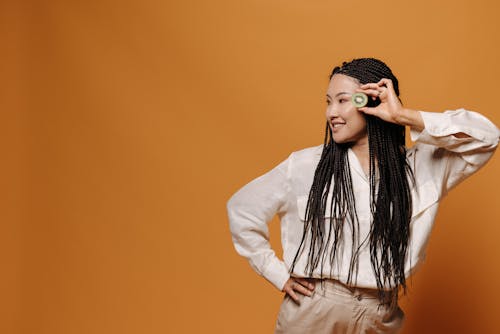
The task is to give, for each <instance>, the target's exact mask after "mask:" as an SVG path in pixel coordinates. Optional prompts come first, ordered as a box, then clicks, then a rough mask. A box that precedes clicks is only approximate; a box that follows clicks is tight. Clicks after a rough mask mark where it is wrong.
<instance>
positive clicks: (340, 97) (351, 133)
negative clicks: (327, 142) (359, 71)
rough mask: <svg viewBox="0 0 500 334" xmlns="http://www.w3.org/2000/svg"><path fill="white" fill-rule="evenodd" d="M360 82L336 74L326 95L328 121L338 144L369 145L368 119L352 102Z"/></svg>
mask: <svg viewBox="0 0 500 334" xmlns="http://www.w3.org/2000/svg"><path fill="white" fill-rule="evenodd" d="M359 86H360V84H359V81H358V80H356V79H354V78H352V77H349V76H347V75H344V74H335V75H334V76H333V77H332V79H331V80H330V83H329V84H328V90H327V93H326V99H327V104H328V105H327V108H326V119H327V120H328V124H329V125H330V128H331V129H332V134H333V140H334V141H335V142H336V143H338V144H342V143H353V144H354V145H357V144H367V143H368V135H367V131H366V119H365V117H364V115H363V113H362V112H361V111H358V110H357V109H356V107H355V106H354V105H353V104H352V102H351V95H352V94H354V93H355V92H356V88H359Z"/></svg>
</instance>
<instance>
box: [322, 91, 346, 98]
mask: <svg viewBox="0 0 500 334" xmlns="http://www.w3.org/2000/svg"><path fill="white" fill-rule="evenodd" d="M342 94H349V93H347V92H340V93H337V94H336V95H335V97H337V96H339V95H342ZM326 97H329V98H330V99H331V96H330V95H328V94H326Z"/></svg>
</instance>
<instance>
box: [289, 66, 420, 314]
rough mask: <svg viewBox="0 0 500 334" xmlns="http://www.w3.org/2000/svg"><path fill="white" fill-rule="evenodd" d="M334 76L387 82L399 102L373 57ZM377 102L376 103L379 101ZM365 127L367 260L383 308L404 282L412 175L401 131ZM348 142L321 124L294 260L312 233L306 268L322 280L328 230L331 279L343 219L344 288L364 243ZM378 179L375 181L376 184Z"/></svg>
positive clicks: (371, 119)
mask: <svg viewBox="0 0 500 334" xmlns="http://www.w3.org/2000/svg"><path fill="white" fill-rule="evenodd" d="M335 74H344V75H347V76H349V77H352V78H355V79H357V80H358V81H359V82H360V83H361V84H365V83H370V82H378V81H380V79H382V78H388V79H391V80H392V83H393V86H394V91H395V93H396V95H397V96H398V98H399V85H398V80H397V78H396V77H395V76H394V74H393V73H392V71H391V70H390V68H389V67H388V66H387V65H386V64H385V63H383V62H382V61H380V60H378V59H374V58H359V59H353V60H352V61H350V62H343V64H342V66H340V67H339V66H336V67H335V68H334V69H333V71H332V73H331V74H330V77H329V79H330V80H331V79H332V77H333V75H335ZM378 103H380V101H379V102H378ZM364 117H365V118H366V123H367V132H368V145H369V159H370V160H369V161H370V163H369V172H370V178H369V180H370V209H371V215H372V222H371V227H370V233H369V239H370V258H371V264H372V268H373V272H374V274H375V277H376V281H377V287H378V292H379V299H380V301H381V302H382V303H383V304H388V303H390V302H394V299H396V300H397V297H398V296H397V291H398V290H399V288H400V287H402V288H404V292H405V294H406V280H405V272H404V265H405V259H406V254H407V247H408V240H409V236H410V220H411V212H412V211H411V210H412V197H411V191H410V185H409V179H410V180H412V181H414V176H413V172H412V170H411V168H410V166H409V165H408V162H407V160H406V147H405V127H404V126H402V125H398V124H394V123H390V122H386V121H383V120H382V119H380V118H378V117H375V116H372V115H367V114H364ZM349 146H350V144H349V143H347V144H338V143H336V142H335V141H334V140H333V137H332V130H331V128H330V126H329V124H328V121H327V122H326V129H325V137H324V145H323V151H322V153H321V158H320V161H319V163H318V165H317V167H316V171H315V173H314V180H313V183H312V186H311V189H310V191H309V197H308V201H307V206H306V212H305V217H303V218H304V219H305V221H306V223H305V224H304V231H303V236H302V241H301V243H300V246H299V249H298V250H297V253H296V255H295V258H294V260H293V263H292V266H291V269H290V272H293V268H294V267H295V263H296V261H297V258H298V256H299V253H300V251H301V249H302V248H303V246H304V240H305V237H306V235H307V233H310V234H311V243H310V248H309V253H308V261H307V265H306V268H305V271H306V272H307V271H308V270H309V273H308V274H309V276H312V273H313V270H314V269H315V268H316V267H317V266H318V264H319V262H320V261H321V276H322V277H323V264H324V260H325V257H326V254H327V251H325V250H326V248H327V246H328V245H329V244H330V239H331V235H332V231H333V243H332V246H331V247H332V249H331V251H330V259H329V260H330V263H331V266H330V275H331V270H332V268H333V263H334V259H335V257H336V256H338V253H339V251H338V248H339V244H341V243H342V242H343V240H342V235H343V234H342V232H343V228H344V221H348V222H349V224H350V227H351V237H352V250H353V252H352V253H351V260H350V264H349V274H348V277H347V284H351V283H352V280H353V275H354V274H355V273H357V270H358V266H357V265H358V256H359V254H358V253H359V251H360V248H361V247H362V246H363V244H364V243H365V241H366V239H365V240H364V241H363V242H362V243H360V241H359V240H358V237H357V235H358V232H357V231H358V230H359V221H358V217H357V213H356V203H355V198H354V192H353V186H352V178H351V171H350V167H349V160H348V155H347V152H348V149H349ZM377 178H378V182H377ZM332 182H333V193H332V199H331V202H330V203H329V205H330V212H332V215H331V217H330V222H329V226H328V231H325V229H326V227H325V210H326V206H327V196H328V192H329V189H330V186H331V184H332Z"/></svg>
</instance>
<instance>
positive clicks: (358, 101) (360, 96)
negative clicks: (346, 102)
mask: <svg viewBox="0 0 500 334" xmlns="http://www.w3.org/2000/svg"><path fill="white" fill-rule="evenodd" d="M351 101H352V104H354V106H356V108H362V107H364V106H366V105H367V104H368V96H367V95H366V94H365V93H354V94H352V96H351Z"/></svg>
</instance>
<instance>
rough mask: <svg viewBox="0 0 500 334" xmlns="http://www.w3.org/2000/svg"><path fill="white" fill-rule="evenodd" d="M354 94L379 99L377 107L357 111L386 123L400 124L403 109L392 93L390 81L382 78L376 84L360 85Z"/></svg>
mask: <svg viewBox="0 0 500 334" xmlns="http://www.w3.org/2000/svg"><path fill="white" fill-rule="evenodd" d="M356 92H363V93H365V94H366V95H368V98H372V99H375V98H376V97H378V98H379V99H380V104H379V105H378V106H376V107H372V108H369V107H362V108H358V110H359V111H362V112H364V113H365V114H368V115H373V116H376V117H378V118H381V119H383V120H384V121H386V122H391V123H396V124H401V121H400V120H401V118H402V116H403V114H404V108H403V106H402V105H401V102H400V101H399V99H398V96H397V95H396V92H395V91H394V86H393V85H392V80H391V79H386V78H383V79H381V80H380V81H379V82H377V83H367V84H364V85H361V86H360V88H359V89H357V90H356ZM401 125H405V124H401Z"/></svg>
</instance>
